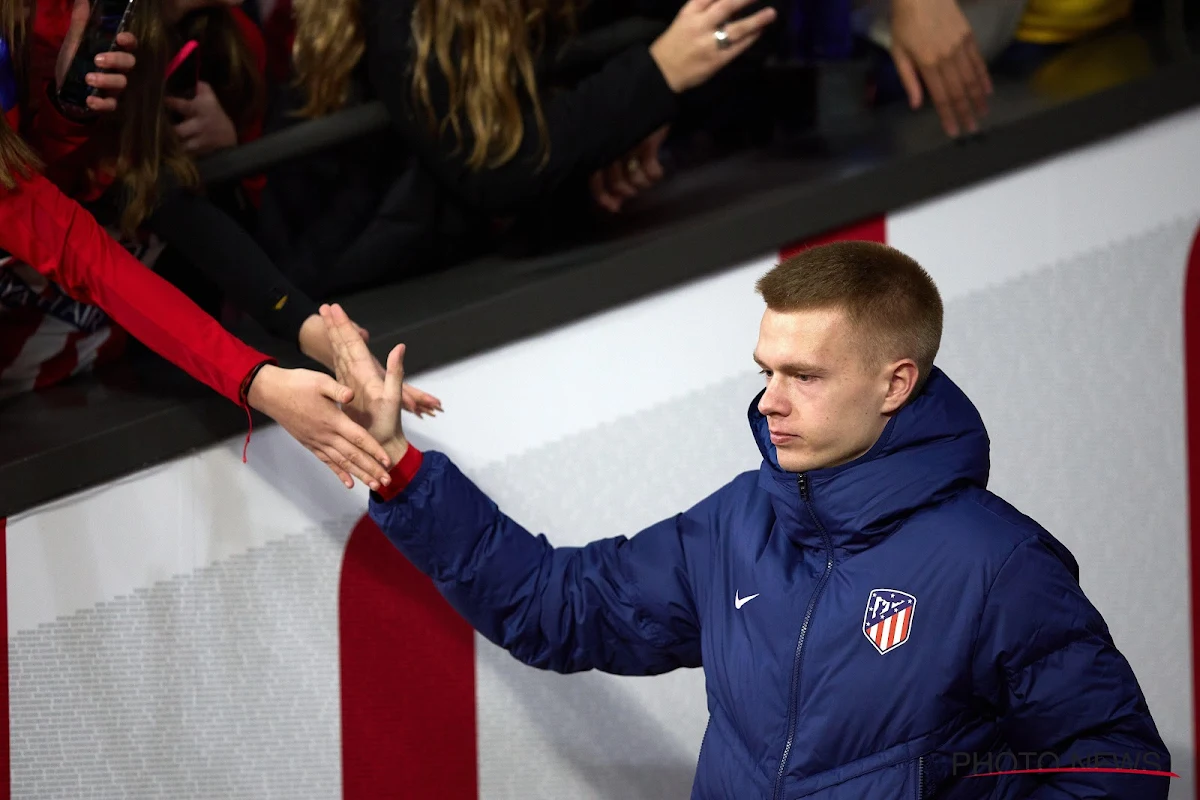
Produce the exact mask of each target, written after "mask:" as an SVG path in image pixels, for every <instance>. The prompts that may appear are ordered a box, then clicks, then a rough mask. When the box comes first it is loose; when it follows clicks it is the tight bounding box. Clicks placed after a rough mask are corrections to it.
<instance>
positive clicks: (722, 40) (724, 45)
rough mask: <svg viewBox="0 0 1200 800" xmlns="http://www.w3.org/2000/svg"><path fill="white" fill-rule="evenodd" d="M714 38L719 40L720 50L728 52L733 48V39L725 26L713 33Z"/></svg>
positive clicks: (718, 46)
mask: <svg viewBox="0 0 1200 800" xmlns="http://www.w3.org/2000/svg"><path fill="white" fill-rule="evenodd" d="M713 38H714V39H716V40H717V49H718V50H728V49H729V48H731V47H733V39H730V38H729V31H727V30H725V26H724V25H722V26H721V27H719V28H717V29H716V30H715V31H713Z"/></svg>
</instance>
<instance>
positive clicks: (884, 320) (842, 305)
mask: <svg viewBox="0 0 1200 800" xmlns="http://www.w3.org/2000/svg"><path fill="white" fill-rule="evenodd" d="M755 289H757V291H758V293H759V294H760V295H762V297H763V300H765V301H766V302H767V307H768V308H770V309H771V310H772V311H778V312H784V313H786V312H789V311H808V310H813V309H825V308H838V309H841V310H843V311H844V312H845V313H846V315H847V317H848V318H849V320H850V322H851V324H852V325H854V326H855V327H856V328H857V329H858V330H859V331H860V332H861V333H862V335H863V336H864V342H865V344H866V348H867V353H868V357H869V358H873V359H875V360H876V361H878V362H880V363H882V362H885V361H888V360H891V359H896V358H911V359H912V360H913V361H914V362H916V364H917V370H918V372H919V378H918V383H917V387H916V391H920V388H921V387H922V386H924V384H925V381H926V380H927V379H928V378H929V374H930V372H931V370H932V369H933V360H934V358H935V357H936V356H937V352H938V347H939V346H940V345H941V341H942V315H943V311H942V297H941V295H940V294H939V293H938V290H937V286H936V285H935V284H934V282H933V278H931V277H929V273H928V272H926V271H925V270H924V269H922V267H921V265H920V264H918V263H917V262H916V261H914V260H913V259H911V258H909V257H908V256H906V255H904V253H901V252H900V251H899V250H897V249H895V248H894V247H888V246H887V245H884V244H879V243H877V242H856V241H849V242H834V243H832V244H827V245H822V246H820V247H813V248H810V249H807V250H802V251H801V252H799V253H797V254H796V255H793V256H791V257H789V258H786V259H784V260H783V261H781V262H780V263H779V264H778V265H777V266H775V267H774V268H773V269H772V270H771V271H770V272H768V273H767V274H766V275H763V276H762V277H761V278H759V280H758V283H757V284H756V285H755ZM916 391H914V394H915V393H916Z"/></svg>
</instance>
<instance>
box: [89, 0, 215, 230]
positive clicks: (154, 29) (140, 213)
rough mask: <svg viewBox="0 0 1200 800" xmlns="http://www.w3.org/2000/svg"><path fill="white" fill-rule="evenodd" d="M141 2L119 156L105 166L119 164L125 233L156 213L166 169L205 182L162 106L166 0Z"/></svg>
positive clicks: (186, 180)
mask: <svg viewBox="0 0 1200 800" xmlns="http://www.w3.org/2000/svg"><path fill="white" fill-rule="evenodd" d="M139 4H140V6H141V7H140V8H139V9H138V13H136V14H134V15H133V22H132V25H131V28H130V30H131V31H132V33H133V34H134V35H135V36H136V37H137V42H138V49H137V66H136V67H134V69H133V72H132V73H130V75H129V84H128V86H127V88H126V89H125V91H124V92H122V93H121V100H120V103H119V104H118V110H117V112H116V115H115V118H114V119H113V120H112V125H113V126H115V128H116V129H117V130H116V133H117V143H116V153H115V156H114V158H113V159H112V160H111V161H110V163H109V164H108V165H101V166H102V167H103V166H115V169H116V174H117V177H118V180H119V181H120V183H121V185H122V186H123V187H124V188H125V192H126V202H125V204H124V209H123V210H122V213H121V221H120V229H121V233H122V234H123V235H125V236H133V235H134V234H135V233H136V231H137V228H138V226H140V225H141V224H142V223H143V222H145V220H146V218H147V217H149V216H150V215H151V214H152V213H153V212H154V209H155V207H156V206H157V205H158V201H159V188H160V182H161V179H162V177H163V174H164V171H165V172H166V173H167V174H170V175H171V176H172V177H173V178H174V180H175V182H176V183H177V184H178V185H180V186H182V187H185V188H193V187H196V186H198V185H199V183H200V176H199V173H198V172H197V171H196V165H195V164H194V163H193V162H192V159H191V158H190V157H189V156H188V155H187V153H186V152H185V151H184V149H183V143H182V142H180V140H179V137H178V136H177V135H176V134H175V129H174V128H173V127H172V126H171V124H170V119H169V118H168V117H167V113H166V107H165V106H164V105H163V98H164V97H165V95H166V79H165V77H164V76H165V75H166V64H167V53H168V48H169V39H168V31H167V28H166V25H165V24H164V23H163V13H162V2H161V0H139ZM113 162H115V163H113Z"/></svg>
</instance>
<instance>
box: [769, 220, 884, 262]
mask: <svg viewBox="0 0 1200 800" xmlns="http://www.w3.org/2000/svg"><path fill="white" fill-rule="evenodd" d="M847 239H857V240H861V241H866V242H880V243H886V242H887V222H886V218H885V217H873V218H871V219H867V220H863V221H862V222H856V223H854V224H853V225H847V226H846V227H845V228H839V229H838V230H835V231H830V232H829V233H823V234H821V235H820V236H814V237H813V238H811V239H804V240H803V241H799V242H795V243H793V244H789V245H788V246H786V247H781V248H780V249H779V257H780V258H781V259H783V258H787V257H788V256H794V255H795V254H796V253H798V252H800V251H801V250H805V249H807V248H809V247H816V246H818V245H822V244H829V243H830V242H841V241H845V240H847Z"/></svg>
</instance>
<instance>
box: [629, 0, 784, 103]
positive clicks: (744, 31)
mask: <svg viewBox="0 0 1200 800" xmlns="http://www.w3.org/2000/svg"><path fill="white" fill-rule="evenodd" d="M754 2H756V0H687V2H686V3H684V5H683V8H681V9H680V10H679V13H678V14H676V15H675V19H674V21H672V22H671V27H669V28H667V30H666V31H665V32H664V33H663V34H662V35H661V36H659V37H658V38H657V39H655V40H654V43H653V44H652V45H650V55H651V56H652V57H653V58H654V61H655V63H657V64H658V68H659V70H661V71H662V74H663V78H665V79H666V81H667V85H668V86H670V87H671V89H672V91H675V92H683V91H686V90H688V89H693V88H695V87H697V86H699V85H700V84H702V83H704V82H705V81H707V80H708V79H709V78H711V77H712V76H713V75H715V74H717V72H718V71H720V70H721V69H722V68H723V67H725V66H726V65H727V64H729V62H731V61H733V60H734V59H735V58H737V57H738V56H740V55H741V54H742V53H744V52H745V51H746V50H747V49H748V48H749V47H750V45H752V44H754V43H755V42H756V41H758V37H759V36H761V35H762V32H763V30H764V29H765V28H766V27H767V26H768V25H770V24H771V23H772V22H773V21H774V20H775V9H774V8H771V7H769V6H768V7H767V8H763V9H760V10H758V11H756V12H754V13H753V14H751V15H750V16H748V17H743V18H741V19H737V20H735V19H734V16H735V15H736V14H737V13H738V12H739V11H741V10H742V9H744V8H746V7H747V6H749V5H751V4H753V3H754Z"/></svg>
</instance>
